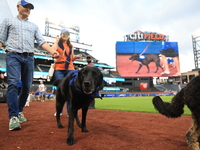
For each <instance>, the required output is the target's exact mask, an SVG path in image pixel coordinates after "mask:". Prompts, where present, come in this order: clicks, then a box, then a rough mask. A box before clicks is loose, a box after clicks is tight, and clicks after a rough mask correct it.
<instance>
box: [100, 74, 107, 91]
mask: <svg viewBox="0 0 200 150" xmlns="http://www.w3.org/2000/svg"><path fill="white" fill-rule="evenodd" d="M98 85H99V90H101V89H103V87H104V86H105V85H106V81H105V80H103V74H102V73H101V71H100V78H99V83H98Z"/></svg>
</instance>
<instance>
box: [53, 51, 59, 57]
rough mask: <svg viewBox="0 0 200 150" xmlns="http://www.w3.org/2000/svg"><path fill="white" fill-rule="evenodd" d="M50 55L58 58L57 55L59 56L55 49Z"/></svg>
mask: <svg viewBox="0 0 200 150" xmlns="http://www.w3.org/2000/svg"><path fill="white" fill-rule="evenodd" d="M52 57H53V58H58V57H60V55H59V53H58V52H57V51H54V52H53V53H52Z"/></svg>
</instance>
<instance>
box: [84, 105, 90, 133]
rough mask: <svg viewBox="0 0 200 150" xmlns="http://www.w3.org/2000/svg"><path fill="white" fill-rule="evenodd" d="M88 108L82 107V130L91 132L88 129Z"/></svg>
mask: <svg viewBox="0 0 200 150" xmlns="http://www.w3.org/2000/svg"><path fill="white" fill-rule="evenodd" d="M87 111H88V107H87V108H82V132H89V131H88V129H87V128H86V116H87Z"/></svg>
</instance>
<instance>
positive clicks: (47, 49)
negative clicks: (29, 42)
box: [41, 42, 59, 58]
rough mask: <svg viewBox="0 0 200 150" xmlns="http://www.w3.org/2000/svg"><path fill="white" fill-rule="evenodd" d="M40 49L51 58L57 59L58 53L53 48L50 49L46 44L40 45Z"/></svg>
mask: <svg viewBox="0 0 200 150" xmlns="http://www.w3.org/2000/svg"><path fill="white" fill-rule="evenodd" d="M41 47H42V48H43V49H44V50H46V51H47V52H49V53H51V54H52V57H53V58H57V57H59V53H58V52H57V51H56V50H55V49H54V48H53V47H50V45H49V44H48V43H46V42H45V43H43V44H42V45H41Z"/></svg>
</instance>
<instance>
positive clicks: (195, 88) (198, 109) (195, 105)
mask: <svg viewBox="0 0 200 150" xmlns="http://www.w3.org/2000/svg"><path fill="white" fill-rule="evenodd" d="M153 105H154V107H155V109H157V110H158V111H159V112H160V113H161V114H162V115H165V116H166V117H169V118H178V117H180V116H181V115H182V114H183V112H184V110H183V108H184V105H187V106H188V108H189V109H190V110H191V113H192V119H193V121H192V126H191V127H190V129H189V130H188V131H187V133H186V136H185V137H186V141H187V144H188V147H189V148H190V149H191V150H199V149H200V148H199V142H200V140H199V137H200V76H197V77H195V78H194V79H192V80H191V81H190V82H189V83H188V84H187V85H186V86H185V87H184V88H183V89H182V90H181V91H180V92H178V93H177V94H176V95H175V96H174V97H173V98H172V101H171V103H169V102H164V101H162V99H161V98H160V97H159V96H155V97H154V98H153Z"/></svg>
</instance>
